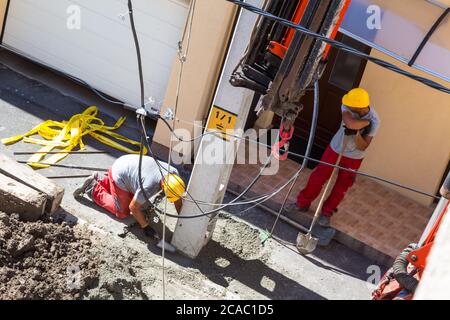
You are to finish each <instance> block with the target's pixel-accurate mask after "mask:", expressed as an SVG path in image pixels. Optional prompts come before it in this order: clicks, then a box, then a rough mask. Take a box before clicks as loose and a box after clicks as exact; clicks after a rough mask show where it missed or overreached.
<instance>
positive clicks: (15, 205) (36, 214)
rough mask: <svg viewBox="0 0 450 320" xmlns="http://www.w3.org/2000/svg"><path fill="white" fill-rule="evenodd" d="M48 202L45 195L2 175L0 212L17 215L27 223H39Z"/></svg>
mask: <svg viewBox="0 0 450 320" xmlns="http://www.w3.org/2000/svg"><path fill="white" fill-rule="evenodd" d="M46 202H47V197H46V196H45V194H43V193H40V192H38V191H36V190H34V189H32V188H30V187H28V186H26V185H23V184H21V183H20V182H18V181H16V180H14V179H11V178H10V177H7V176H5V175H3V174H1V173H0V211H3V212H4V213H8V214H13V213H17V214H19V216H20V217H21V218H22V219H23V220H25V221H37V220H39V218H40V217H41V216H42V214H43V213H44V210H45V204H46Z"/></svg>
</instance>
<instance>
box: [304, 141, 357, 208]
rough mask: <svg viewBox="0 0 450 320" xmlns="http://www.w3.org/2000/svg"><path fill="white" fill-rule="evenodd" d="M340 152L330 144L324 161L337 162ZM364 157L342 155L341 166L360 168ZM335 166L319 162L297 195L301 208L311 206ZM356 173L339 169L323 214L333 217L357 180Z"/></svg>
mask: <svg viewBox="0 0 450 320" xmlns="http://www.w3.org/2000/svg"><path fill="white" fill-rule="evenodd" d="M338 157H339V154H337V153H336V152H334V151H333V149H331V147H330V146H328V148H327V149H326V150H325V153H324V154H323V156H322V159H321V160H322V162H326V163H330V164H335V163H336V161H337V159H338ZM362 161H363V160H362V159H352V158H347V157H342V159H341V162H340V163H339V166H341V167H343V168H347V169H353V170H358V169H359V167H360V166H361V163H362ZM332 172H333V167H330V166H327V165H324V164H319V165H318V166H317V167H316V169H315V170H314V171H313V173H312V174H311V176H310V177H309V180H308V184H307V185H306V187H305V188H304V189H303V190H302V191H300V193H299V194H298V196H297V206H298V207H300V208H304V207H309V206H310V205H311V203H312V202H313V201H314V200H315V199H316V198H317V197H318V196H319V194H320V192H321V191H322V188H323V186H324V185H325V183H326V182H327V181H328V179H329V178H330V177H331V173H332ZM355 177H356V174H355V173H352V172H348V171H344V170H339V174H338V178H337V180H336V182H335V184H334V187H333V190H331V193H330V195H329V196H328V199H327V200H326V201H325V203H324V205H323V208H322V214H323V215H324V216H328V217H331V216H332V215H333V213H334V212H335V210H336V208H337V207H338V206H339V204H340V203H341V201H342V200H343V199H344V196H345V193H346V192H347V191H348V189H350V187H351V186H352V185H353V183H354V182H355Z"/></svg>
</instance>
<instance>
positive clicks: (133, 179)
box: [73, 155, 185, 238]
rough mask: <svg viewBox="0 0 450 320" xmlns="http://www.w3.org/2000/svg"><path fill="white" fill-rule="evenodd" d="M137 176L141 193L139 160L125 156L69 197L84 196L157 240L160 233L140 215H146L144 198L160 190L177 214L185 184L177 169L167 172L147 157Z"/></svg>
mask: <svg viewBox="0 0 450 320" xmlns="http://www.w3.org/2000/svg"><path fill="white" fill-rule="evenodd" d="M141 175H142V187H143V188H144V191H145V192H143V190H142V189H141V184H140V183H139V156H138V155H126V156H123V157H120V158H119V159H117V160H116V161H115V162H114V164H113V166H112V167H111V168H110V169H109V170H108V173H107V174H106V175H104V176H103V177H102V176H100V175H99V173H97V172H96V173H94V174H93V175H91V176H90V177H89V178H88V179H87V180H86V181H85V182H84V183H83V185H82V186H81V187H80V188H78V189H77V190H75V192H74V193H73V195H74V197H75V198H81V197H83V196H84V195H86V196H87V197H88V198H89V199H91V200H92V201H93V202H94V203H95V204H97V205H98V206H100V207H102V208H104V209H106V210H107V211H109V212H110V213H112V214H113V215H115V216H116V217H117V218H119V219H125V218H127V217H128V216H130V215H132V216H133V217H134V219H135V220H136V221H137V223H138V224H139V225H140V227H141V228H142V229H143V231H144V233H145V235H146V236H147V237H156V238H160V236H161V235H160V234H158V232H160V230H158V232H156V231H155V230H154V229H153V228H152V227H151V226H150V224H149V222H148V221H147V219H146V215H145V213H144V212H146V211H147V212H148V210H149V207H148V202H147V199H146V197H145V196H148V197H151V196H153V195H155V194H156V193H158V192H160V191H161V190H163V191H164V193H165V195H166V197H167V200H168V201H170V202H172V203H174V204H175V208H176V210H177V212H178V213H179V212H180V210H181V205H182V200H181V197H182V195H183V194H184V192H185V184H184V182H183V180H182V179H181V178H180V177H179V176H178V171H177V169H175V168H173V167H171V168H170V172H169V171H168V164H167V163H164V162H161V161H158V162H157V161H156V160H154V159H153V158H151V157H143V158H142V170H141Z"/></svg>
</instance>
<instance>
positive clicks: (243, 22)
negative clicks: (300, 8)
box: [172, 0, 263, 258]
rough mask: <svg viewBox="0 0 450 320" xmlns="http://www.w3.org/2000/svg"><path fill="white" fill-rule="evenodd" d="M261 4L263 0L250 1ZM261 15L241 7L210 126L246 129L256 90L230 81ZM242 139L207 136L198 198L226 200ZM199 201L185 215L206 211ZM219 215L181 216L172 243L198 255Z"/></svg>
mask: <svg viewBox="0 0 450 320" xmlns="http://www.w3.org/2000/svg"><path fill="white" fill-rule="evenodd" d="M248 2H249V3H251V4H252V5H255V6H261V5H262V2H263V1H262V0H252V1H248ZM256 19H257V16H256V15H255V14H252V13H250V12H248V11H241V12H240V14H239V17H238V21H237V25H236V28H235V31H234V34H233V38H232V41H231V46H230V49H229V51H228V55H227V59H226V61H225V66H224V69H223V72H222V75H221V77H220V80H219V86H218V89H217V92H216V96H215V98H214V102H213V106H212V108H211V111H210V114H209V117H208V124H207V127H208V128H209V129H212V130H218V131H223V132H225V131H228V132H230V130H231V131H233V130H234V131H235V132H236V133H238V132H242V131H239V130H241V129H243V127H244V125H245V123H246V120H247V117H248V113H249V110H250V106H251V102H252V97H253V92H252V91H250V90H247V89H243V88H235V87H232V86H231V85H230V83H229V79H230V76H231V74H232V72H233V69H234V68H235V66H236V65H238V63H239V60H240V59H241V57H242V54H243V53H244V52H245V49H246V46H247V44H248V43H249V40H250V36H251V32H252V30H253V26H254V24H255V22H256ZM238 144H239V139H236V138H233V137H230V136H225V135H224V136H223V137H220V136H217V135H207V136H204V137H203V139H202V141H201V143H200V147H199V150H198V154H197V157H196V160H195V165H194V168H193V170H192V175H191V180H190V182H189V186H188V192H189V194H190V195H191V196H192V197H193V198H194V199H196V200H201V201H203V202H207V203H222V201H223V197H224V195H225V191H226V189H227V184H228V180H229V178H230V174H231V170H232V168H233V163H234V159H235V157H236V152H237V147H238ZM200 207H201V208H202V211H203V212H207V211H210V210H212V209H215V208H216V207H215V206H211V205H200ZM202 211H200V210H199V208H198V207H197V205H196V204H195V203H192V202H188V201H185V202H184V204H183V210H182V211H181V213H180V215H181V216H192V215H199V214H202ZM216 220H217V219H216V218H213V219H211V218H210V217H202V218H195V219H178V222H177V225H176V228H175V233H174V235H173V238H172V244H173V245H174V246H175V247H177V249H178V250H179V251H181V252H183V253H184V254H186V255H187V256H189V257H191V258H195V257H196V256H197V255H198V254H199V252H200V250H201V249H202V248H203V246H204V245H205V244H206V243H207V242H208V241H209V239H210V238H211V236H212V233H213V231H214V227H215V223H216Z"/></svg>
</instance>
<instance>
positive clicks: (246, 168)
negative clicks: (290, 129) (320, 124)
mask: <svg viewBox="0 0 450 320" xmlns="http://www.w3.org/2000/svg"><path fill="white" fill-rule="evenodd" d="M242 146H244V144H242V145H241V149H240V151H239V153H240V154H241V155H243V153H242V152H243V150H244V149H243V148H242ZM253 148H254V147H253ZM260 167H261V164H253V165H243V164H236V165H235V166H234V169H233V172H232V174H231V180H230V184H229V189H231V190H235V191H241V190H242V189H241V187H242V186H243V187H245V186H247V185H248V184H249V183H250V181H251V180H252V179H253V178H254V177H255V176H256V175H257V174H258V172H259V170H260ZM299 168H300V164H298V163H297V162H295V161H292V160H287V161H284V162H281V163H280V168H279V172H278V174H277V175H274V176H265V177H262V178H261V179H260V181H259V182H258V183H257V184H256V185H255V186H254V187H253V188H252V190H251V191H252V192H251V193H252V194H257V195H258V194H265V193H270V192H272V191H273V190H274V188H275V187H276V186H278V185H279V184H281V183H283V182H285V181H287V180H288V179H289V178H290V177H291V176H292V175H293V174H294V173H295V172H296V171H297V170H298V169H299ZM310 173H311V170H309V169H305V170H304V172H303V173H302V174H301V176H300V178H299V179H298V182H297V184H296V185H295V188H294V191H293V192H292V194H291V196H290V199H289V201H290V202H295V200H296V196H297V194H298V192H299V191H300V190H301V189H302V188H303V187H304V186H305V185H306V183H307V180H308V178H309V175H310ZM287 189H288V188H286V189H285V190H286V191H284V192H281V193H280V194H278V195H277V196H275V197H274V198H273V199H271V201H269V202H267V205H268V206H269V207H271V208H272V209H274V210H277V211H278V209H279V207H280V206H281V203H282V201H283V199H284V197H285V194H286V192H287ZM317 203H318V200H316V202H315V203H314V204H313V207H312V208H311V211H314V209H315V208H316V206H317ZM432 212H433V208H429V207H426V206H423V205H421V204H419V203H418V202H416V201H414V200H411V199H409V198H407V197H405V196H403V195H401V194H400V193H398V192H397V191H395V190H393V189H391V188H389V187H386V186H384V185H382V184H381V183H378V182H375V181H373V180H371V179H369V178H366V177H362V176H359V177H358V178H357V180H356V183H355V185H354V186H353V187H352V188H351V189H350V190H349V191H348V192H347V195H346V197H345V199H344V201H343V202H342V203H341V205H340V207H339V212H338V213H337V214H336V215H335V217H334V219H333V226H334V227H335V228H336V229H337V230H339V231H341V232H342V233H345V234H346V235H348V236H350V237H351V238H354V239H356V240H358V241H359V242H362V243H364V244H365V245H367V246H369V247H371V248H374V249H376V250H378V251H380V252H381V253H383V254H385V255H387V256H390V257H396V256H397V255H398V254H399V252H401V251H402V250H403V249H404V248H405V247H406V246H407V245H408V244H409V243H411V242H417V241H418V240H419V238H420V236H421V234H422V232H423V230H424V229H425V226H426V224H427V222H428V219H429V217H430V216H431V214H432Z"/></svg>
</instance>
